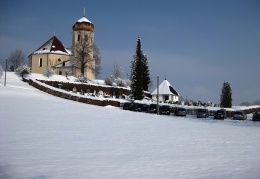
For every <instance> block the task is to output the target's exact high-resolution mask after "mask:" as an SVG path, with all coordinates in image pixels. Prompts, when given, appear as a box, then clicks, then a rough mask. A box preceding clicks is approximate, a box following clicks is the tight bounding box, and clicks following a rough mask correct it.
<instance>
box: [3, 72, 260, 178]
mask: <svg viewBox="0 0 260 179" xmlns="http://www.w3.org/2000/svg"><path fill="white" fill-rule="evenodd" d="M0 81H1V83H3V77H2V79H0ZM7 82H8V83H7V87H4V86H3V85H1V84H0V178H1V179H13V178H14V179H20V178H26V179H27V178H28V179H56V178H59V179H60V178H63V179H64V178H66V179H67V178H68V179H71V178H83V179H85V178H90V179H100V178H102V179H103V178H104V179H112V178H113V179H114V178H120V179H121V178H124V179H127V178H149V179H150V178H152V179H158V178H163V179H164V178H166V179H168V178H169V179H172V178H177V179H179V178H181V179H182V178H199V179H209V178H210V179H211V178H221V179H223V178H228V179H233V178H234V179H237V178H241V179H244V178H246V179H259V178H260V153H259V151H260V123H257V122H253V121H251V116H250V115H249V116H248V120H247V121H233V120H231V119H225V120H224V121H222V120H213V119H212V117H210V118H208V119H197V118H195V117H194V116H187V117H186V118H184V117H175V116H157V115H155V114H146V113H137V112H130V111H123V110H122V109H120V108H115V107H110V106H107V107H98V106H92V105H87V104H83V103H77V102H74V101H69V100H65V99H61V98H57V97H54V96H51V95H48V94H46V93H44V92H41V91H39V90H37V89H35V88H33V87H31V86H29V85H28V84H26V83H23V82H21V81H20V80H19V78H17V77H15V76H14V75H10V74H9V77H8V78H7Z"/></svg>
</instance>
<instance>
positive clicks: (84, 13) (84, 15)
mask: <svg viewBox="0 0 260 179" xmlns="http://www.w3.org/2000/svg"><path fill="white" fill-rule="evenodd" d="M83 17H86V10H85V7H84V8H83Z"/></svg>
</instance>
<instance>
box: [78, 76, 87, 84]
mask: <svg viewBox="0 0 260 179" xmlns="http://www.w3.org/2000/svg"><path fill="white" fill-rule="evenodd" d="M75 81H76V82H81V83H87V82H88V79H87V77H85V76H84V75H82V74H81V75H78V76H76V79H75Z"/></svg>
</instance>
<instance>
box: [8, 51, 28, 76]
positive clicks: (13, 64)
mask: <svg viewBox="0 0 260 179" xmlns="http://www.w3.org/2000/svg"><path fill="white" fill-rule="evenodd" d="M8 62H9V68H10V70H11V71H14V70H15V69H17V68H18V67H19V66H21V65H23V64H25V55H24V53H23V51H22V50H21V49H16V50H14V51H12V52H11V54H10V56H9V58H8Z"/></svg>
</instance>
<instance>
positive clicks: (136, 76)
mask: <svg viewBox="0 0 260 179" xmlns="http://www.w3.org/2000/svg"><path fill="white" fill-rule="evenodd" d="M130 78H131V93H132V96H133V98H134V99H136V100H141V99H143V92H144V90H148V87H149V84H150V82H151V79H150V74H149V66H148V62H147V57H146V56H145V55H144V54H143V52H142V50H141V40H140V38H139V37H138V40H137V45H136V52H135V55H134V59H133V61H132V62H131V77H130Z"/></svg>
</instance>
